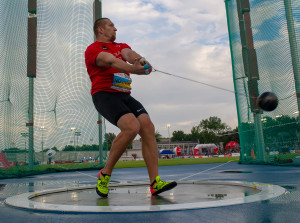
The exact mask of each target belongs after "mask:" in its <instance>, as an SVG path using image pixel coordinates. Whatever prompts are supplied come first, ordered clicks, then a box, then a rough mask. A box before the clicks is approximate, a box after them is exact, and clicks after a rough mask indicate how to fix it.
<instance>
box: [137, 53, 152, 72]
mask: <svg viewBox="0 0 300 223" xmlns="http://www.w3.org/2000/svg"><path fill="white" fill-rule="evenodd" d="M140 63H141V65H142V66H144V69H145V74H147V75H148V74H150V73H151V71H152V66H151V64H150V63H149V62H148V61H147V60H146V59H145V57H142V58H141V59H140Z"/></svg>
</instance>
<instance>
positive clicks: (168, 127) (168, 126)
mask: <svg viewBox="0 0 300 223" xmlns="http://www.w3.org/2000/svg"><path fill="white" fill-rule="evenodd" d="M170 128H171V124H167V129H168V136H169V149H170V147H171V145H170V144H171V138H170Z"/></svg>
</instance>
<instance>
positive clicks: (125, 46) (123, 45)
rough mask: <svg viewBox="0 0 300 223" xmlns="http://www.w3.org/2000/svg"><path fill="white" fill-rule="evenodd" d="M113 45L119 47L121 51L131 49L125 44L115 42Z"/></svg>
mask: <svg viewBox="0 0 300 223" xmlns="http://www.w3.org/2000/svg"><path fill="white" fill-rule="evenodd" d="M114 44H115V46H116V47H119V48H121V49H124V48H129V49H131V47H130V46H129V45H128V44H127V43H116V42H114Z"/></svg>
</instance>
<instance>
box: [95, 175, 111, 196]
mask: <svg viewBox="0 0 300 223" xmlns="http://www.w3.org/2000/svg"><path fill="white" fill-rule="evenodd" d="M101 172H102V170H100V171H99V173H98V181H97V187H96V192H97V194H98V195H99V196H101V197H107V194H108V186H109V180H110V177H111V176H108V175H106V176H105V177H104V176H103V175H102V173H101Z"/></svg>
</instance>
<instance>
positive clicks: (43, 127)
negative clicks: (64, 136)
mask: <svg viewBox="0 0 300 223" xmlns="http://www.w3.org/2000/svg"><path fill="white" fill-rule="evenodd" d="M44 129H45V126H42V127H41V130H42V164H43V163H44Z"/></svg>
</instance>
